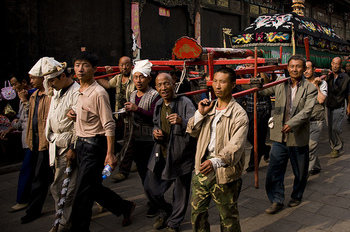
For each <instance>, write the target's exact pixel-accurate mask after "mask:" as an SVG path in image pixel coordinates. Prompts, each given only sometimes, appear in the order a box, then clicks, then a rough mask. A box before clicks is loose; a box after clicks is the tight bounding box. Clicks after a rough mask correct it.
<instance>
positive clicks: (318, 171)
mask: <svg viewBox="0 0 350 232" xmlns="http://www.w3.org/2000/svg"><path fill="white" fill-rule="evenodd" d="M320 171H321V170H320V169H312V170H311V171H310V175H316V174H318V173H320Z"/></svg>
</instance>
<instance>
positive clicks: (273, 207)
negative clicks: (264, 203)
mask: <svg viewBox="0 0 350 232" xmlns="http://www.w3.org/2000/svg"><path fill="white" fill-rule="evenodd" d="M282 208H283V204H282V203H277V202H273V203H272V204H271V205H270V207H269V208H267V209H266V210H265V212H266V213H268V214H275V213H277V212H278V211H279V210H280V209H282Z"/></svg>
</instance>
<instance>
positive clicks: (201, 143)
mask: <svg viewBox="0 0 350 232" xmlns="http://www.w3.org/2000/svg"><path fill="white" fill-rule="evenodd" d="M216 106H217V103H215V105H214V107H213V109H212V110H211V111H209V113H208V114H207V115H206V117H205V118H204V119H203V121H202V123H201V124H200V125H196V126H194V117H192V118H191V119H190V120H189V121H188V124H187V130H186V132H188V133H190V135H191V136H193V137H197V138H198V142H197V152H196V157H195V171H196V174H198V173H199V165H200V164H201V163H202V158H203V157H204V155H205V153H206V150H207V147H208V145H209V142H210V126H211V122H212V120H213V119H214V117H215V110H216ZM248 126H249V120H248V116H247V113H246V112H245V110H244V109H243V108H242V107H241V106H240V105H239V104H238V103H237V102H236V100H235V99H234V98H232V99H231V102H230V103H229V104H228V106H227V109H226V111H225V113H224V114H223V115H222V116H221V118H220V120H219V121H218V123H217V125H216V138H217V139H216V143H215V152H216V154H215V157H216V158H221V159H222V160H223V161H224V162H225V163H226V165H227V166H224V167H221V168H218V169H217V170H216V182H217V183H218V184H227V183H230V182H232V181H235V180H237V179H239V178H240V177H241V174H242V171H243V167H244V162H245V161H244V159H245V153H244V150H245V144H246V140H247V133H248Z"/></svg>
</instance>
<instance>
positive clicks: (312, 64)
mask: <svg viewBox="0 0 350 232" xmlns="http://www.w3.org/2000/svg"><path fill="white" fill-rule="evenodd" d="M306 62H310V63H311V67H312V68H316V64H315V62H313V61H312V60H307V61H306Z"/></svg>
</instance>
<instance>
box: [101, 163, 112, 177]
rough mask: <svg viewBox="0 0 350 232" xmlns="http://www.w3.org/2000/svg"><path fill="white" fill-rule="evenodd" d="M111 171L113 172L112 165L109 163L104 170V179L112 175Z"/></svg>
mask: <svg viewBox="0 0 350 232" xmlns="http://www.w3.org/2000/svg"><path fill="white" fill-rule="evenodd" d="M111 173H112V167H111V166H109V164H107V165H106V166H105V168H104V169H103V171H102V179H106V178H107V177H109V176H110V175H111Z"/></svg>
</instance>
